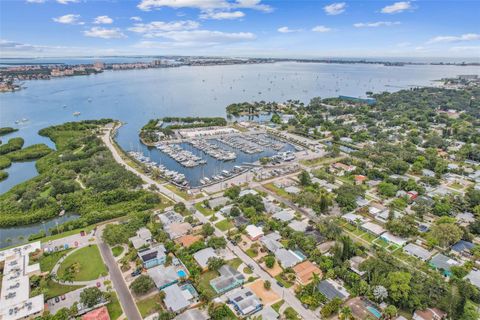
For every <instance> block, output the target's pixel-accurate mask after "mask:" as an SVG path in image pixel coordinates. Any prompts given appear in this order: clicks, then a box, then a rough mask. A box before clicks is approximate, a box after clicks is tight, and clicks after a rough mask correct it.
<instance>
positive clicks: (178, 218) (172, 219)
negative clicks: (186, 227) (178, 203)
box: [157, 211, 183, 226]
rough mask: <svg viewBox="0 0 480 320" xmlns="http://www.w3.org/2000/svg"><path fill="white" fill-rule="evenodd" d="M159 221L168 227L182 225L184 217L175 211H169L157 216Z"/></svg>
mask: <svg viewBox="0 0 480 320" xmlns="http://www.w3.org/2000/svg"><path fill="white" fill-rule="evenodd" d="M157 217H158V219H160V221H161V222H162V223H163V225H164V226H168V225H169V224H172V223H182V222H183V216H182V215H181V214H180V213H177V212H175V211H167V212H164V213H160V214H158V215H157Z"/></svg>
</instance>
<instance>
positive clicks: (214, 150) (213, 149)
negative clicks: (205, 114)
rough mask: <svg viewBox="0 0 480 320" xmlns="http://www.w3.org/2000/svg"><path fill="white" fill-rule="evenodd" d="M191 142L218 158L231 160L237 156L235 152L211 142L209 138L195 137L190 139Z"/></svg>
mask: <svg viewBox="0 0 480 320" xmlns="http://www.w3.org/2000/svg"><path fill="white" fill-rule="evenodd" d="M189 143H190V144H191V145H192V146H194V147H195V148H197V149H199V150H202V151H203V152H205V153H206V154H208V155H209V156H211V157H213V158H215V159H217V160H221V161H230V160H235V159H236V158H237V155H236V154H235V152H231V151H227V150H223V149H221V148H220V147H219V146H218V145H216V144H212V143H209V142H208V141H207V140H203V139H194V140H191V141H189Z"/></svg>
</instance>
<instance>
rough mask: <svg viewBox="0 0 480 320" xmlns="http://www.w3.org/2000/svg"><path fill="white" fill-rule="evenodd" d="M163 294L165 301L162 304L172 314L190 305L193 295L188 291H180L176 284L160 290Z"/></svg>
mask: <svg viewBox="0 0 480 320" xmlns="http://www.w3.org/2000/svg"><path fill="white" fill-rule="evenodd" d="M162 291H163V292H165V299H164V300H163V302H164V303H165V306H166V307H167V309H168V310H170V311H172V312H179V311H181V310H183V309H185V308H187V307H188V306H189V305H190V301H191V300H192V299H193V295H192V294H191V293H190V291H188V289H183V290H182V289H180V287H179V286H178V285H177V284H174V285H171V286H169V287H166V288H164V289H162Z"/></svg>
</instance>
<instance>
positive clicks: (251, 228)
mask: <svg viewBox="0 0 480 320" xmlns="http://www.w3.org/2000/svg"><path fill="white" fill-rule="evenodd" d="M245 231H246V232H247V235H248V237H249V238H250V240H252V241H256V240H258V239H260V237H263V230H262V228H260V227H257V226H256V225H253V224H250V225H248V226H247V227H246V228H245Z"/></svg>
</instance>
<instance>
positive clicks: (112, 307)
mask: <svg viewBox="0 0 480 320" xmlns="http://www.w3.org/2000/svg"><path fill="white" fill-rule="evenodd" d="M107 309H108V315H109V316H110V319H112V320H117V319H118V318H120V316H121V315H122V313H123V311H122V307H121V306H120V302H119V301H118V298H117V294H116V293H114V292H112V296H111V298H110V303H109V304H107Z"/></svg>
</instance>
